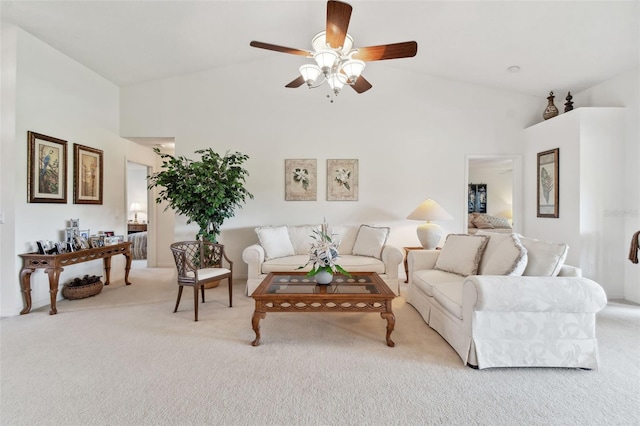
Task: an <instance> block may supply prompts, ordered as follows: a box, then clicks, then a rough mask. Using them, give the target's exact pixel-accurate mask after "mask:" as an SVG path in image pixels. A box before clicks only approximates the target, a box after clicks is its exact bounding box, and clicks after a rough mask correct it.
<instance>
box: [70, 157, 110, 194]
mask: <svg viewBox="0 0 640 426" xmlns="http://www.w3.org/2000/svg"><path fill="white" fill-rule="evenodd" d="M102 156H103V155H102V150H99V149H95V148H90V147H88V146H84V145H78V144H74V145H73V203H74V204H102V164H103V159H102Z"/></svg>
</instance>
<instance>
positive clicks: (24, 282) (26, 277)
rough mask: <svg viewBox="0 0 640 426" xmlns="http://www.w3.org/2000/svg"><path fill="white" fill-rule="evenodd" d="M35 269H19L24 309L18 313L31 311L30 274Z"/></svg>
mask: <svg viewBox="0 0 640 426" xmlns="http://www.w3.org/2000/svg"><path fill="white" fill-rule="evenodd" d="M33 272H35V269H29V268H22V270H21V271H20V287H21V288H20V290H22V293H23V294H24V309H23V310H21V311H20V315H24V314H28V313H29V311H31V274H32V273H33Z"/></svg>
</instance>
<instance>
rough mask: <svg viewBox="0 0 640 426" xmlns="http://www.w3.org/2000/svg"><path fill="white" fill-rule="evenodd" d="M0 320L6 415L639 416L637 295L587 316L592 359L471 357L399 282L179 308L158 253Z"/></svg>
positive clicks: (499, 419) (428, 419)
mask: <svg viewBox="0 0 640 426" xmlns="http://www.w3.org/2000/svg"><path fill="white" fill-rule="evenodd" d="M131 281H132V282H133V285H131V286H124V285H123V284H122V283H114V284H112V285H111V286H109V287H105V289H104V290H103V292H102V293H101V294H99V295H97V296H95V297H92V298H88V299H83V300H75V301H67V300H64V301H61V302H59V304H58V314H57V315H55V316H49V315H48V314H47V312H48V307H44V308H40V309H37V310H33V311H32V312H31V313H30V314H28V315H23V316H18V317H11V318H5V319H3V320H2V321H0V332H1V343H2V348H1V360H0V367H1V370H0V374H1V376H0V379H1V394H0V400H1V405H0V423H1V424H2V425H3V426H13V425H205V424H207V425H210V424H220V425H245V424H246V425H290V424H323V425H324V424H326V425H418V424H428V425H438V424H451V425H514V424H527V425H605V424H606V425H638V424H640V367H639V365H640V339H639V337H640V308H638V307H636V306H630V305H624V304H614V303H612V304H610V305H609V306H608V307H607V308H605V310H604V311H603V312H602V313H601V314H600V315H599V316H598V339H599V344H600V358H601V368H600V370H599V371H583V370H574V369H550V368H528V369H526V368H508V369H489V370H481V371H478V370H473V369H470V368H468V367H465V366H463V365H462V362H461V361H460V358H459V357H458V356H457V355H456V354H455V352H454V351H453V350H452V349H451V348H450V347H449V345H448V344H447V343H446V342H445V341H444V340H443V339H442V338H441V337H440V336H439V335H438V334H437V333H436V332H434V331H433V330H431V329H430V328H429V327H428V326H427V325H426V324H425V323H424V322H423V321H422V320H421V318H420V317H419V315H418V314H417V312H416V311H415V310H414V309H413V307H411V305H408V304H407V303H406V302H405V300H404V298H403V297H399V298H397V299H395V300H394V311H395V313H396V318H397V323H396V330H395V331H394V333H393V334H392V338H393V340H394V341H395V343H396V347H395V348H390V347H387V346H386V344H385V343H384V336H385V326H386V322H385V321H384V320H383V319H382V318H380V316H379V314H359V313H326V314H322V313H309V314H306V313H280V314H277V313H270V314H267V317H266V318H265V319H264V320H262V322H261V326H262V327H261V329H262V345H261V346H259V347H252V346H251V344H250V342H251V341H252V340H253V338H254V333H253V330H252V329H251V315H252V312H253V303H252V302H253V299H251V298H248V297H245V296H244V295H243V292H244V284H243V283H242V282H237V283H236V284H235V286H234V291H235V301H234V307H233V308H229V307H228V300H227V289H226V285H221V286H220V287H218V288H215V289H210V290H207V294H206V297H207V300H208V301H207V303H205V304H201V305H200V321H199V322H197V323H196V322H194V321H193V306H192V303H193V302H192V300H193V299H192V293H191V289H190V288H189V289H185V294H183V300H182V303H181V306H180V310H179V311H178V313H175V314H174V313H172V311H173V306H174V303H175V297H176V293H177V286H176V284H175V282H174V278H173V272H172V271H171V270H170V269H134V270H133V271H132V275H131Z"/></svg>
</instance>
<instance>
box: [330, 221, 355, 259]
mask: <svg viewBox="0 0 640 426" xmlns="http://www.w3.org/2000/svg"><path fill="white" fill-rule="evenodd" d="M358 229H359V227H358V226H355V225H339V226H335V227H333V230H332V232H333V233H334V234H335V238H337V239H338V240H339V241H340V245H339V246H338V253H340V254H341V255H343V254H353V245H354V244H355V242H356V237H357V236H358Z"/></svg>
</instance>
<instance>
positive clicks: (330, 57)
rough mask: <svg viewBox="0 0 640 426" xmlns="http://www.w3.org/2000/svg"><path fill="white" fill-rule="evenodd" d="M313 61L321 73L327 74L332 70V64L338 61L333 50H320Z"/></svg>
mask: <svg viewBox="0 0 640 426" xmlns="http://www.w3.org/2000/svg"><path fill="white" fill-rule="evenodd" d="M314 58H315V60H316V63H317V64H318V66H319V67H320V69H321V70H322V72H323V73H325V74H327V73H328V72H329V71H331V68H333V64H334V63H335V62H336V61H337V60H338V59H340V58H339V57H338V54H337V53H336V52H334V51H333V50H329V49H325V50H321V51H319V52H318V53H316V55H315V57H314Z"/></svg>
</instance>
